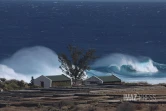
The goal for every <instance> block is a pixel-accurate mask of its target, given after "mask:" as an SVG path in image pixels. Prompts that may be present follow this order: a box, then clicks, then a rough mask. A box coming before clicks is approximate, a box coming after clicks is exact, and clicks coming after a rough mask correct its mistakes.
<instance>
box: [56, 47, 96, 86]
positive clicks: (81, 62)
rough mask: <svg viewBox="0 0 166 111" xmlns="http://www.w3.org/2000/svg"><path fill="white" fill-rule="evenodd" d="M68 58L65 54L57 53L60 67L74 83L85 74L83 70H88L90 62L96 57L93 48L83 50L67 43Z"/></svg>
mask: <svg viewBox="0 0 166 111" xmlns="http://www.w3.org/2000/svg"><path fill="white" fill-rule="evenodd" d="M67 48H68V50H69V52H70V53H69V58H68V57H67V55H66V54H63V53H62V54H59V55H58V59H59V61H60V63H61V66H60V69H61V70H62V72H64V73H65V74H66V75H68V76H70V77H71V78H72V80H74V83H75V84H76V82H77V80H81V79H82V78H83V77H84V76H85V71H86V70H90V65H89V64H90V63H91V62H92V61H94V60H95V59H96V58H97V57H96V56H95V52H96V50H95V49H88V50H86V51H85V50H83V49H80V48H78V47H75V46H72V45H68V47H67Z"/></svg>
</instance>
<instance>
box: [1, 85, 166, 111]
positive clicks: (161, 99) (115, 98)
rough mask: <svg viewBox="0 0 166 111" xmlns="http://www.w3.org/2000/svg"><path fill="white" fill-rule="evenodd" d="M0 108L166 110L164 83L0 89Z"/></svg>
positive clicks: (33, 110)
mask: <svg viewBox="0 0 166 111" xmlns="http://www.w3.org/2000/svg"><path fill="white" fill-rule="evenodd" d="M124 94H139V95H142V97H144V98H142V99H141V100H134V101H133V100H130V101H127V100H125V99H124ZM149 95H150V96H149ZM151 95H154V97H155V98H153V97H152V96H151ZM145 98H146V99H145ZM125 109H126V110H125ZM0 111H166V87H164V86H130V87H121V86H117V87H113V86H112V87H105V88H104V87H86V88H85V87H79V88H78V87H77V88H51V89H35V90H19V91H9V92H1V93H0Z"/></svg>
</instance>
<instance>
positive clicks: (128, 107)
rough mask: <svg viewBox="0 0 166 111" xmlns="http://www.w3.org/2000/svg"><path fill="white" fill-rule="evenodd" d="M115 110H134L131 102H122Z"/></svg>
mask: <svg viewBox="0 0 166 111" xmlns="http://www.w3.org/2000/svg"><path fill="white" fill-rule="evenodd" d="M116 111H134V106H133V104H132V103H129V102H124V103H121V104H120V105H119V106H118V107H117V109H116Z"/></svg>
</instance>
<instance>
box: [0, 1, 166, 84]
mask: <svg viewBox="0 0 166 111" xmlns="http://www.w3.org/2000/svg"><path fill="white" fill-rule="evenodd" d="M165 13H166V3H157V2H155V3H154V2H153V3H150V2H76V1H75V2H67V1H66V2H65V1H57V2H55V1H28V0H25V1H17V0H16V1H12V0H11V1H10V0H9V1H3V0H1V1H0V60H1V62H0V77H5V78H8V79H23V80H25V81H29V80H30V77H31V76H34V77H37V76H39V75H41V74H43V75H50V74H51V75H52V74H59V73H61V71H60V69H59V65H60V63H59V62H58V59H57V54H58V53H62V52H64V53H66V51H67V49H66V46H67V45H68V44H73V45H76V46H78V47H81V48H84V49H89V48H94V49H96V54H97V55H98V56H99V57H100V58H99V59H97V60H96V61H95V62H94V63H92V65H91V66H92V69H91V70H90V71H87V72H86V73H87V75H88V76H92V75H109V74H115V75H116V76H118V77H120V78H122V80H123V81H146V82H150V83H160V82H165V80H166V69H165V68H166V65H165V64H166V59H165V56H166V44H165V43H166V38H165V36H166V22H165V21H166V14H165Z"/></svg>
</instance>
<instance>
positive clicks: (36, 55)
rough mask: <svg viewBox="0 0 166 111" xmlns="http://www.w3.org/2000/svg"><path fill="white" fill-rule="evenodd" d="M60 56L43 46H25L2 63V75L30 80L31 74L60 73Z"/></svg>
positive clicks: (0, 66)
mask: <svg viewBox="0 0 166 111" xmlns="http://www.w3.org/2000/svg"><path fill="white" fill-rule="evenodd" d="M59 65H60V63H59V61H58V56H57V54H56V53H54V52H53V51H52V50H50V49H49V48H46V47H42V46H36V47H31V48H24V49H21V50H19V51H18V52H16V53H15V54H14V55H13V56H12V57H10V58H7V59H5V60H3V61H2V62H1V63H0V77H4V78H6V79H19V80H24V81H27V82H29V80H30V79H31V76H34V77H36V76H39V75H59V74H62V71H61V69H60V68H59Z"/></svg>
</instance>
